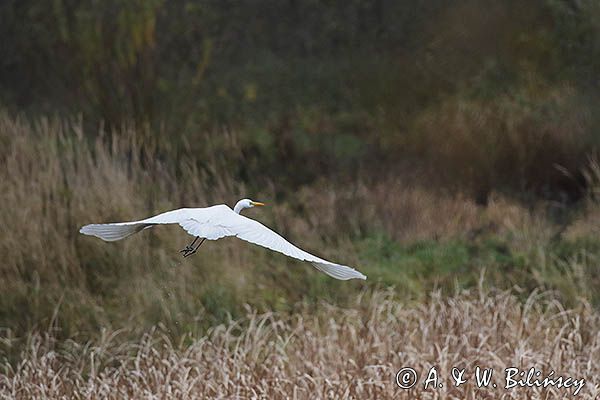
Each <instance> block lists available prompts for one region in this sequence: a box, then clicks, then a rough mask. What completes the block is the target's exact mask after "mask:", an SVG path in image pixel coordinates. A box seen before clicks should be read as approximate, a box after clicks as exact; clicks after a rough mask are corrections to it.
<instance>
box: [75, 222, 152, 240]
mask: <svg viewBox="0 0 600 400" xmlns="http://www.w3.org/2000/svg"><path fill="white" fill-rule="evenodd" d="M151 226H152V224H90V225H86V226H84V227H82V228H81V229H80V230H79V232H80V233H83V234H84V235H90V236H96V237H98V238H100V239H102V240H105V241H107V242H114V241H115V240H121V239H125V238H126V237H127V236H130V235H133V234H134V233H137V232H139V231H141V230H142V229H145V228H149V227H151Z"/></svg>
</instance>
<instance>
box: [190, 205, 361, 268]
mask: <svg viewBox="0 0 600 400" xmlns="http://www.w3.org/2000/svg"><path fill="white" fill-rule="evenodd" d="M180 225H181V226H182V227H183V229H185V230H186V231H187V232H188V233H189V234H190V235H193V236H200V237H205V238H207V239H211V240H216V239H219V238H221V237H225V236H235V237H237V238H240V239H242V240H245V241H247V242H250V243H253V244H256V245H259V246H262V247H266V248H268V249H271V250H273V251H277V252H279V253H282V254H285V255H286V256H289V257H293V258H296V259H298V260H301V261H308V262H310V263H312V265H313V266H314V267H315V268H317V269H318V270H320V271H322V272H324V273H326V274H327V275H329V276H332V277H334V278H336V279H341V280H347V279H354V278H357V279H367V277H366V276H365V275H363V274H361V273H360V272H358V271H357V270H355V269H354V268H351V267H348V266H346V265H340V264H336V263H332V262H330V261H327V260H323V259H322V258H319V257H317V256H315V255H312V254H310V253H309V252H307V251H304V250H302V249H300V248H298V247H296V246H294V245H293V244H291V243H290V242H288V241H287V240H285V239H284V238H283V237H282V236H281V235H279V234H277V233H275V232H274V231H272V230H271V229H269V228H267V227H266V226H264V225H263V224H261V223H260V222H258V221H255V220H253V219H250V218H247V217H244V216H243V215H239V214H237V213H235V212H233V210H231V209H230V208H229V207H225V208H220V209H218V210H215V213H213V215H211V217H210V218H208V219H206V218H204V219H202V218H200V219H196V218H194V217H192V218H190V219H187V220H185V221H183V222H181V223H180Z"/></svg>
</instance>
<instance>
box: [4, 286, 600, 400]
mask: <svg viewBox="0 0 600 400" xmlns="http://www.w3.org/2000/svg"><path fill="white" fill-rule="evenodd" d="M599 331H600V314H599V313H598V312H597V311H594V310H593V309H592V308H591V307H589V305H587V304H586V303H581V304H580V305H579V306H578V307H576V308H574V309H565V308H564V307H563V306H562V305H561V304H560V303H559V302H557V301H556V299H555V297H554V296H553V295H552V293H549V292H545V293H538V292H534V293H533V294H532V295H531V296H530V297H529V298H528V299H527V300H526V301H525V302H524V303H523V302H522V301H521V300H519V299H517V298H516V297H515V296H514V295H513V294H511V293H509V292H485V291H483V289H479V290H478V291H474V292H472V293H462V294H458V295H455V296H452V297H450V298H446V299H444V298H442V297H441V296H439V295H438V294H436V293H433V294H431V296H430V297H429V298H428V300H427V301H426V302H424V303H423V304H419V305H406V304H403V303H401V302H399V301H397V300H396V299H395V298H394V296H393V294H392V292H389V291H388V292H378V291H376V292H373V293H368V294H363V295H361V296H359V297H358V298H357V299H356V302H355V303H354V304H353V307H351V308H349V309H340V308H336V307H334V306H329V305H326V304H323V305H322V307H321V309H320V310H319V311H318V312H317V313H316V314H310V313H307V312H299V313H298V314H294V315H291V316H288V317H286V316H284V315H279V314H273V313H267V314H257V313H256V312H253V311H251V310H249V311H248V315H247V316H246V318H244V319H242V320H240V321H232V322H230V323H228V324H224V325H220V326H217V327H215V328H214V329H213V330H212V331H211V332H210V333H209V334H208V335H207V336H204V337H199V338H195V339H193V338H188V339H186V340H184V341H182V342H181V343H180V344H174V343H172V342H170V341H169V339H168V338H167V337H166V336H164V335H161V334H160V332H159V331H154V332H153V333H150V334H147V335H145V336H144V337H142V338H141V339H140V340H139V341H137V342H129V343H121V344H117V343H119V341H118V340H117V338H116V337H117V336H118V335H119V333H118V332H114V333H107V332H104V334H103V335H102V338H101V339H100V340H98V341H95V342H93V343H88V344H85V345H82V344H78V343H76V342H67V343H65V344H62V345H58V344H56V343H55V342H53V340H52V338H51V337H49V336H39V335H35V336H32V337H31V338H30V340H29V345H28V347H27V349H26V350H25V352H24V354H23V361H22V362H21V363H19V365H17V366H15V367H10V366H5V370H4V373H3V374H2V375H0V396H4V397H9V398H23V399H24V398H40V399H46V398H61V397H66V398H85V399H99V398H108V399H110V398H114V399H117V398H131V399H138V398H139V399H142V398H156V399H185V398H270V399H279V398H281V399H284V398H298V399H320V398H332V399H342V398H343V399H346V398H348V399H350V398H354V399H365V398H380V399H387V398H406V399H409V398H410V399H413V398H456V399H464V398H481V397H483V396H491V397H496V398H500V397H502V398H515V399H521V398H534V399H535V398H558V397H563V396H570V393H572V392H569V393H567V392H566V389H557V388H551V387H550V388H546V389H541V388H518V389H513V390H505V389H504V388H503V387H502V386H503V385H502V380H501V376H503V374H502V371H503V370H504V369H505V368H507V367H511V366H512V367H517V368H521V369H528V368H530V367H536V368H537V369H538V370H541V371H543V373H544V374H547V373H549V371H550V370H554V371H556V374H557V375H566V376H571V377H574V378H577V379H580V378H584V379H585V380H586V384H585V387H584V388H583V389H582V391H581V393H580V394H579V396H578V398H582V399H593V398H595V396H597V395H598V394H600V390H599V389H600V387H599V386H598V384H599V382H598V380H597V376H598V375H599V373H600V371H599V370H598V368H599V366H598V364H597V363H596V362H595V360H598V359H599V357H600V334H599V333H598V332H599ZM477 365H478V366H481V367H487V368H493V369H494V370H495V373H496V374H497V375H498V376H497V377H496V378H495V379H497V382H498V388H495V389H492V388H488V389H485V388H482V389H480V388H477V387H476V385H475V383H474V382H473V380H472V379H471V380H469V382H467V383H465V384H463V385H462V386H459V387H458V388H457V387H453V386H452V384H451V383H452V382H451V381H450V376H451V375H450V373H451V369H452V367H458V368H466V369H467V371H470V372H469V373H472V371H473V370H474V368H475V366H477ZM404 366H411V367H413V368H415V370H416V371H418V372H419V373H420V374H421V377H420V382H421V384H422V382H423V379H424V378H425V376H424V375H423V374H424V373H425V372H426V371H428V370H429V369H430V368H431V367H432V366H435V367H436V368H437V370H438V372H439V374H440V377H441V378H442V379H443V382H444V386H443V387H442V388H438V389H431V388H429V389H427V390H424V389H423V388H422V387H420V388H415V389H412V390H410V391H407V390H401V389H399V388H398V387H397V386H396V384H395V382H394V379H395V374H396V372H397V371H398V370H399V369H400V368H401V367H404ZM465 376H467V375H465Z"/></svg>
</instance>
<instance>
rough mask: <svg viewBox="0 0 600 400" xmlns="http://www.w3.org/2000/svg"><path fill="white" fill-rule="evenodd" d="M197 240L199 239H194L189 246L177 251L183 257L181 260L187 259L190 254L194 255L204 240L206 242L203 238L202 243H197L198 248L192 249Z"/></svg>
mask: <svg viewBox="0 0 600 400" xmlns="http://www.w3.org/2000/svg"><path fill="white" fill-rule="evenodd" d="M198 239H199V237H196V239H194V241H193V242H192V243H191V244H188V245H187V246H185V247H184V248H183V249H181V250H179V252H180V253H181V254H182V255H183V258H186V257H189V256H191V255H192V254H194V253H196V252H197V251H198V249H199V248H200V246H201V245H202V243H204V240H206V239H205V238H203V239H202V241H201V242H200V243H198V246H196V247H194V244H196V241H197V240H198Z"/></svg>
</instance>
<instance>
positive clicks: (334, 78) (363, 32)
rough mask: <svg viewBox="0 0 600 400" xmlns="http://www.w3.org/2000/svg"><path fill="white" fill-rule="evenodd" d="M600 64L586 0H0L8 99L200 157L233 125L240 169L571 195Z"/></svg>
mask: <svg viewBox="0 0 600 400" xmlns="http://www.w3.org/2000/svg"><path fill="white" fill-rule="evenodd" d="M599 73H600V3H599V2H598V1H596V0H579V1H572V0H532V1H528V2H523V1H518V0H507V1H504V2H497V1H492V0H459V1H447V0H429V1H423V0H403V1H393V0H350V1H348V0H345V1H342V0H331V1H326V2H321V1H316V0H286V1H278V0H252V1H230V0H203V1H190V0H171V1H165V0H102V1H100V0H4V1H3V2H1V3H0V101H1V102H2V103H3V104H4V107H7V108H9V109H13V110H18V111H21V112H26V113H28V114H29V115H38V114H40V113H55V112H58V113H60V114H61V115H73V114H76V113H82V114H83V115H84V118H85V120H86V121H88V123H89V124H92V125H93V124H97V123H99V122H100V121H102V122H103V123H104V124H106V125H107V126H109V127H120V126H122V125H123V124H128V123H131V122H133V123H135V124H136V125H137V126H138V127H143V126H147V127H149V129H139V130H140V132H142V133H143V132H146V133H147V132H154V135H155V137H158V138H159V140H163V139H165V138H168V139H167V140H165V141H168V142H170V143H172V145H171V146H174V147H175V148H176V149H178V150H177V151H185V152H190V153H192V154H197V157H198V159H199V160H201V159H202V158H203V157H204V156H205V155H206V150H205V149H206V148H207V146H205V143H206V141H207V140H210V141H216V142H219V141H221V142H223V143H225V142H226V141H227V140H229V139H227V137H228V135H231V134H232V133H231V132H234V133H233V134H234V135H236V137H237V139H236V140H239V141H240V142H241V143H242V145H243V146H242V149H243V150H242V153H243V154H236V155H231V154H227V153H226V152H225V151H224V152H223V154H224V155H223V157H225V158H231V160H230V161H229V162H228V163H226V164H225V165H226V166H227V167H230V168H232V169H234V172H235V174H236V175H237V176H238V177H239V178H240V179H244V180H246V179H248V176H249V175H250V174H251V173H252V172H258V171H265V170H266V171H269V175H270V177H271V179H278V180H280V181H281V183H283V184H289V185H298V184H302V183H305V182H308V181H312V180H315V179H317V178H318V177H319V176H322V175H325V176H330V177H334V178H336V179H351V178H352V177H353V176H355V174H357V173H361V174H365V175H367V176H373V177H378V176H380V175H381V174H383V173H385V174H412V175H417V176H420V177H421V176H423V174H426V175H427V176H428V177H430V178H432V179H433V182H436V183H440V184H442V186H444V187H452V188H454V187H457V188H459V190H467V191H470V192H471V193H473V195H474V196H476V197H477V198H478V199H480V200H481V201H482V202H485V199H486V198H487V194H488V193H489V191H490V190H507V191H512V192H519V193H534V194H536V195H540V194H542V195H549V196H551V197H553V198H573V197H577V195H578V193H579V191H580V189H581V182H579V181H578V171H580V170H581V168H582V167H583V166H584V165H586V164H587V162H588V160H587V159H588V157H590V156H591V155H592V154H593V152H594V150H595V149H596V148H597V146H598V144H599V142H600V139H599V137H598V136H599V134H598V125H599V122H600V121H599V119H598V116H597V113H595V112H594V111H595V109H596V108H597V107H598V106H599V105H600V97H599V93H600V91H599V90H598V89H599V87H598V86H599V82H598V76H600V75H599ZM93 131H95V129H90V132H93ZM224 146H225V145H224ZM210 148H211V149H214V146H211V147H210ZM240 161H242V162H243V168H242V167H241V166H239V163H240ZM199 162H200V161H199ZM298 163H301V164H298ZM297 165H302V168H301V169H298V168H297ZM201 166H202V165H201ZM235 168H237V170H235ZM565 171H568V172H569V174H565ZM428 182H432V181H431V180H428Z"/></svg>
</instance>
